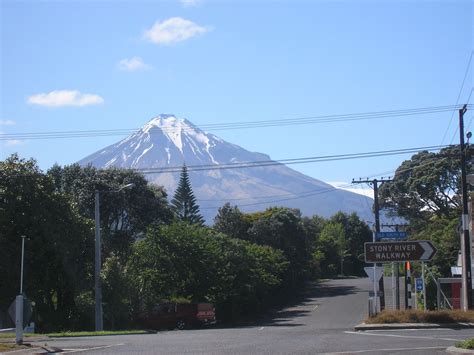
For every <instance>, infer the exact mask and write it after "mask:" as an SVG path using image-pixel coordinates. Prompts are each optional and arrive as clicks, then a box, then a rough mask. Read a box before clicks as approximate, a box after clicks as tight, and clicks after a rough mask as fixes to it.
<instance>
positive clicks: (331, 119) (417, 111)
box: [0, 105, 461, 140]
mask: <svg viewBox="0 0 474 355" xmlns="http://www.w3.org/2000/svg"><path fill="white" fill-rule="evenodd" d="M459 108H461V106H460V105H448V106H433V107H423V108H414V109H403V110H392V111H378V112H364V113H350V114H339V115H324V116H309V117H296V118H288V119H277V120H263V121H244V122H228V123H217V124H203V125H200V128H199V129H200V130H207V131H219V130H234V129H246V128H264V127H278V126H289V125H291V126H293V125H305V124H321V123H336V122H348V121H360V120H371V119H380V118H392V117H405V116H413V115H428V114H434V113H442V112H451V111H452V112H455V111H456V110H458V109H459ZM195 129H198V128H197V127H195V126H192V127H188V128H184V127H177V128H176V127H162V128H161V129H160V130H161V131H162V132H166V133H168V132H176V131H184V132H186V131H193V130H195ZM140 131H141V129H138V128H135V129H104V130H84V131H50V132H28V133H9V134H0V140H13V139H17V140H21V139H23V140H25V139H60V138H87V137H107V136H115V135H121V136H123V135H128V134H132V133H137V132H140ZM149 133H150V132H149ZM151 134H153V132H151Z"/></svg>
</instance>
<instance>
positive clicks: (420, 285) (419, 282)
mask: <svg viewBox="0 0 474 355" xmlns="http://www.w3.org/2000/svg"><path fill="white" fill-rule="evenodd" d="M415 287H416V292H423V279H420V278H416V279H415Z"/></svg>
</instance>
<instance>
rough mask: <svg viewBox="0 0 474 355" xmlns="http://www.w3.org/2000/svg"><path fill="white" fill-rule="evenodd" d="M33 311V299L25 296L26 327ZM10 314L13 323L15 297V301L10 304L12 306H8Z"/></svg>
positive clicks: (24, 315)
mask: <svg viewBox="0 0 474 355" xmlns="http://www.w3.org/2000/svg"><path fill="white" fill-rule="evenodd" d="M32 312H33V307H32V304H31V301H30V300H29V299H27V298H26V297H24V298H23V327H26V326H27V325H28V323H29V322H30V319H31V314H32ZM8 314H9V315H10V318H11V319H12V321H13V323H15V320H16V299H14V300H13V302H12V303H11V304H10V307H8Z"/></svg>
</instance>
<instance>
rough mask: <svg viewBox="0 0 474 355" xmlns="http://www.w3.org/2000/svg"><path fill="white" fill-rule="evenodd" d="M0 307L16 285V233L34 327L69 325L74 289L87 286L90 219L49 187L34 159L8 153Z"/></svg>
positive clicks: (2, 165)
mask: <svg viewBox="0 0 474 355" xmlns="http://www.w3.org/2000/svg"><path fill="white" fill-rule="evenodd" d="M0 191H1V198H0V250H3V251H8V252H4V253H3V255H2V258H0V274H1V275H2V282H1V284H0V307H1V308H2V309H6V308H7V307H8V306H9V304H10V302H11V301H12V300H13V299H14V298H15V295H16V293H17V292H18V289H19V280H20V258H21V238H20V236H22V235H24V236H26V240H25V272H24V291H25V293H26V295H27V296H28V298H29V299H31V300H32V301H34V302H35V304H36V307H35V314H36V317H37V319H36V323H37V326H38V328H40V329H41V328H43V329H46V327H50V328H55V327H64V326H69V325H70V324H71V322H72V320H73V316H74V311H75V305H74V299H75V296H76V294H77V292H78V291H79V290H80V289H81V288H83V287H86V285H90V286H92V285H91V284H90V283H89V281H90V275H91V271H92V269H91V268H92V261H93V231H92V228H91V223H90V222H89V221H88V220H86V219H84V218H83V217H81V216H80V215H79V213H78V211H77V209H76V208H75V206H74V205H73V204H71V203H70V200H69V199H68V198H67V197H66V196H64V195H62V194H60V193H58V192H57V191H56V190H55V189H54V185H53V182H52V180H51V178H50V177H48V176H46V175H44V174H43V173H42V172H41V171H40V170H39V168H38V166H37V164H36V161H34V160H33V159H31V160H24V159H20V158H19V157H18V156H17V155H12V156H11V157H9V158H8V159H6V160H5V161H2V162H0Z"/></svg>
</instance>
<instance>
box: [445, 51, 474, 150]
mask: <svg viewBox="0 0 474 355" xmlns="http://www.w3.org/2000/svg"><path fill="white" fill-rule="evenodd" d="M473 54H474V51H471V55H470V56H469V61H468V63H467V66H466V70H465V72H464V78H463V79H462V84H461V88H460V89H459V93H458V97H457V99H456V105H458V103H459V99H460V98H461V93H462V89H463V88H464V83H465V82H466V78H467V74H468V73H469V70H470V69H471V61H472V56H473ZM468 101H469V100H468ZM460 109H461V107H460ZM455 112H456V111H453V113H452V114H451V118H450V119H449V124H448V128H446V131H445V132H444V135H443V139H442V140H441V144H443V143H444V140H445V138H446V135H447V134H448V131H449V129H450V128H451V123H452V122H453V117H454V113H455ZM457 131H458V128H457V127H456V130H455V131H454V134H453V138H451V142H450V143H453V140H454V137H455V136H456V134H457Z"/></svg>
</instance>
